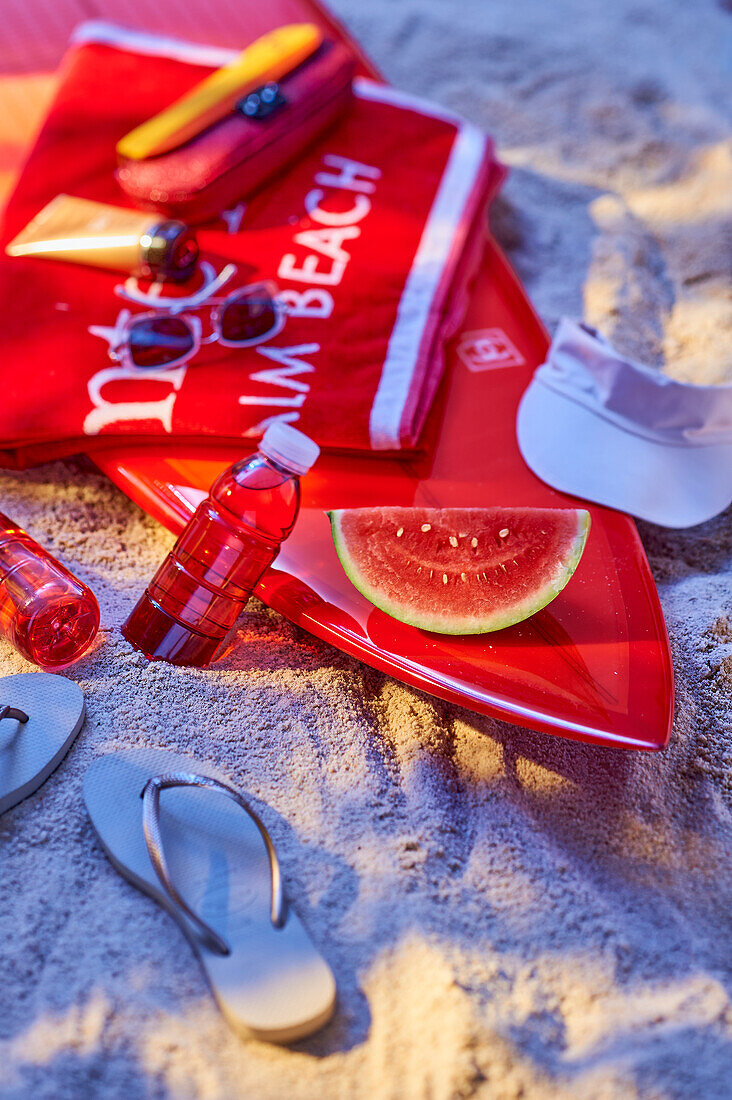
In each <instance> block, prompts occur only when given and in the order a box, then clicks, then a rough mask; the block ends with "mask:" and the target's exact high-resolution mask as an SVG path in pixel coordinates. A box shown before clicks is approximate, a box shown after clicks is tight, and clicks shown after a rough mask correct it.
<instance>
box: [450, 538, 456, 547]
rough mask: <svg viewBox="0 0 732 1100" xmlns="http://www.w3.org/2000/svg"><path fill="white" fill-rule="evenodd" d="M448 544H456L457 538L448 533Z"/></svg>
mask: <svg viewBox="0 0 732 1100" xmlns="http://www.w3.org/2000/svg"><path fill="white" fill-rule="evenodd" d="M450 546H457V539H456V538H455V536H454V535H450Z"/></svg>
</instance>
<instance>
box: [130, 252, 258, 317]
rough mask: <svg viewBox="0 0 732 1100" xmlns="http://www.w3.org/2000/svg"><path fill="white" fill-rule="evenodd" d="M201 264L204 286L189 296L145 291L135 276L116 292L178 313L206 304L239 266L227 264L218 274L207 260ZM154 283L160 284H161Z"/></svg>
mask: <svg viewBox="0 0 732 1100" xmlns="http://www.w3.org/2000/svg"><path fill="white" fill-rule="evenodd" d="M200 266H201V274H202V275H203V286H202V287H201V288H200V289H199V290H197V291H196V292H195V294H190V295H189V296H188V297H187V298H166V297H164V296H163V295H162V294H156V293H155V292H154V291H153V292H152V293H150V292H148V293H145V291H144V290H140V289H139V284H138V281H137V279H136V278H134V277H132V278H130V279H127V281H126V282H125V283H124V285H123V286H116V287H115V288H114V292H115V294H116V295H117V296H118V297H119V298H124V299H126V301H128V302H137V303H138V304H139V305H143V306H162V307H163V308H165V309H167V310H170V312H171V313H178V312H180V311H181V310H184V309H191V308H195V307H196V306H199V305H206V304H208V302H209V300H210V298H211V297H212V295H214V294H215V293H216V291H217V290H220V289H221V287H223V286H226V284H227V283H228V282H230V281H231V279H233V277H234V276H235V275H236V272H237V268H236V265H235V264H227V265H226V267H225V268H224V269H223V270H222V271H221V272H219V274H218V275H217V274H216V270H215V268H214V267H213V266H212V265H211V264H210V263H209V262H208V261H207V260H201V265H200ZM154 285H155V286H159V285H160V284H159V283H158V284H154Z"/></svg>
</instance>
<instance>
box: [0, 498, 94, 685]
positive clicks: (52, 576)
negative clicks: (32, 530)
mask: <svg viewBox="0 0 732 1100" xmlns="http://www.w3.org/2000/svg"><path fill="white" fill-rule="evenodd" d="M98 629H99V605H98V603H97V601H96V599H95V597H94V593H93V592H92V591H91V590H90V589H89V588H87V586H86V585H85V584H82V582H81V581H80V580H77V578H76V577H75V576H74V575H73V573H70V572H69V570H68V569H67V568H66V566H65V565H62V564H61V562H59V561H56V559H55V558H52V557H51V555H50V554H49V553H48V551H47V550H44V549H43V547H42V546H39V545H38V543H37V542H36V541H35V539H32V538H31V537H30V535H28V534H26V532H25V531H23V530H22V528H20V527H18V526H17V524H15V523H13V522H12V520H10V519H8V517H7V516H4V515H3V514H2V512H0V634H1V635H2V636H3V637H4V638H7V640H8V641H9V642H10V644H11V645H12V646H14V647H15V649H17V650H18V652H19V653H22V654H23V656H24V657H27V658H28V660H29V661H33V663H34V664H36V665H40V667H41V668H46V669H55V668H61V667H62V666H63V665H68V664H71V662H72V661H75V660H76V659H77V657H81V655H82V653H84V652H85V650H87V649H88V648H89V646H90V645H91V643H92V641H93V640H94V637H95V635H96V633H97V630H98Z"/></svg>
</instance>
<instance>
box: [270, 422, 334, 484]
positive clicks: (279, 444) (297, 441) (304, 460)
mask: <svg viewBox="0 0 732 1100" xmlns="http://www.w3.org/2000/svg"><path fill="white" fill-rule="evenodd" d="M259 450H260V451H261V452H262V454H265V455H266V456H267V458H271V459H272V461H273V462H277V463H279V465H280V466H284V467H285V469H286V470H291V471H292V473H293V474H306V473H307V472H308V470H309V469H310V467H311V466H312V465H313V463H314V462H315V461H316V459H317V457H318V455H319V454H320V447H319V446H318V444H317V443H314V442H313V440H312V439H311V438H310V436H308V435H305V433H304V432H299V431H298V430H297V428H293V427H291V426H290V425H289V424H285V423H283V421H281V420H275V422H274V424H270V426H269V427H268V428H267V431H266V432H265V433H264V435H263V436H262V439H261V441H260V444H259Z"/></svg>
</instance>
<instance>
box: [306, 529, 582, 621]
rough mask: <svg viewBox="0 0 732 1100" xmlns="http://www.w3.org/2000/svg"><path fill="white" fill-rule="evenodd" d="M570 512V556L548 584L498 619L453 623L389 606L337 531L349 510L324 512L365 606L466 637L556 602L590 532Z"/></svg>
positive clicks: (534, 612) (520, 617)
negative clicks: (573, 527)
mask: <svg viewBox="0 0 732 1100" xmlns="http://www.w3.org/2000/svg"><path fill="white" fill-rule="evenodd" d="M572 510H573V511H576V512H577V534H576V536H575V540H574V543H573V546H572V553H571V554H570V557H569V559H568V561H567V562H566V564H565V565H564V566H563V568H562V569H561V571H560V572H559V573H558V574H557V576H556V577H555V578H554V579H553V580H552V581H550V582H549V583H548V584H546V585H544V586H543V587H542V588H540V589H538V590H537V591H536V593H535V594H534V596H533V597H532V598H530V599H528V600H524V601H522V602H521V603H520V604H514V605H513V606H512V607H510V608H508V609H506V610H505V612H504V614H502V615H499V616H496V617H494V618H492V619H467V618H460V619H456V618H454V617H453V619H452V621H451V622H450V621H449V620H448V621H446V619H445V618H444V617H439V616H434V617H430V616H426V615H420V614H415V615H410V614H409V608H408V607H406V608H405V607H404V606H403V605H401V604H396V603H391V602H390V601H389V600H387V599H385V598H384V597H383V596H382V595H381V593H380V592H379V591H378V590H377V589H375V588H374V587H373V586H372V585H371V584H369V583H368V581H366V580H365V579H364V577H363V576H362V575H361V574H360V573H359V570H358V568H357V566H356V565H355V562H354V561H353V558H352V557H351V555H350V554H349V552H348V548H347V546H346V544H345V540H344V538H343V536H342V532H341V528H340V517H341V515H343V514H345V513H347V512H348V511H349V509H347V508H344V509H335V510H333V511H330V512H328V513H327V516H328V518H329V520H330V528H331V534H332V536H333V544H334V546H335V550H336V554H337V555H338V559H339V561H340V563H341V565H342V566H343V570H344V572H345V574H346V576H347V577H348V579H349V581H350V582H351V584H352V585H354V587H355V588H357V589H358V591H359V592H360V593H361V595H362V596H365V598H366V599H367V600H368V601H369V603H372V604H373V605H374V607H378V608H379V610H380V611H384V612H386V614H387V615H390V616H391V617H392V618H393V619H397V620H398V621H399V622H402V623H406V624H407V626H413V627H416V628H417V629H418V630H429V631H431V632H432V633H435V634H453V635H468V634H492V633H493V632H494V631H496V630H504V629H505V628H506V627H509V626H515V625H516V623H521V622H524V620H525V619H529V618H531V616H532V615H535V614H536V613H537V611H541V610H542V608H544V607H546V606H547V605H548V604H550V603H551V602H552V600H554V599H556V597H557V596H558V595H559V593H560V592H561V591H562V589H563V588H565V587H566V585H567V583H568V582H569V580H570V579H571V577H572V575H573V573H574V571H575V570H576V568H577V566H578V565H579V561H580V558H581V557H582V553H583V551H584V548H585V544H586V542H587V536H588V535H589V532H590V513H589V512H588V511H586V510H585V509H584V508H577V509H572Z"/></svg>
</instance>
